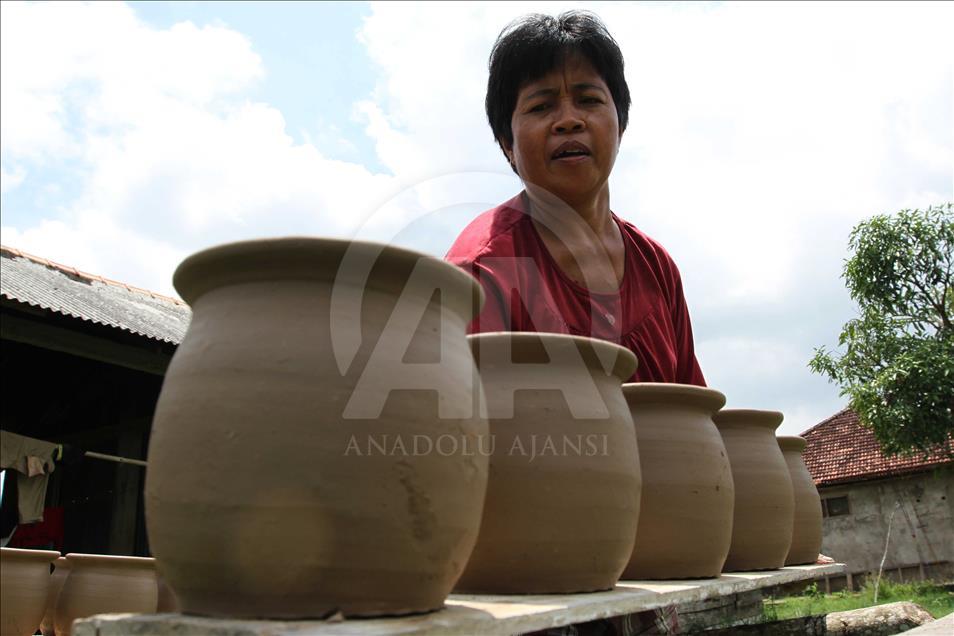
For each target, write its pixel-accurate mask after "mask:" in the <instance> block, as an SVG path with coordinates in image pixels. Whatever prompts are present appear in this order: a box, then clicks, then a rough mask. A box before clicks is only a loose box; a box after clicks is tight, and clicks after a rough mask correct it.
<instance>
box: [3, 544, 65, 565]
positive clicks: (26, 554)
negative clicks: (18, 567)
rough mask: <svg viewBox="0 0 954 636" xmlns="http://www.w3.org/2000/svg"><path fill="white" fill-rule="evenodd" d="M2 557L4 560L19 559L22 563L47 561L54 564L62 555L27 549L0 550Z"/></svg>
mask: <svg viewBox="0 0 954 636" xmlns="http://www.w3.org/2000/svg"><path fill="white" fill-rule="evenodd" d="M0 556H2V557H3V558H4V559H18V560H21V561H45V562H46V563H53V561H55V560H56V559H57V558H58V557H60V556H61V555H60V553H59V552H57V551H56V550H29V549H27V548H0Z"/></svg>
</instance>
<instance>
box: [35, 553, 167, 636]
mask: <svg viewBox="0 0 954 636" xmlns="http://www.w3.org/2000/svg"><path fill="white" fill-rule="evenodd" d="M66 559H67V560H68V561H69V562H70V573H69V576H67V577H66V582H65V583H64V584H63V589H62V590H60V595H59V598H57V601H56V618H55V620H54V623H55V627H56V634H57V636H69V635H70V631H71V629H72V626H73V621H74V620H76V619H77V618H86V617H87V616H93V615H94V614H119V613H123V614H124V613H130V614H152V613H154V612H155V611H156V601H157V599H158V591H157V588H156V561H155V559H150V558H146V557H130V556H113V555H109V554H75V553H70V554H67V555H66Z"/></svg>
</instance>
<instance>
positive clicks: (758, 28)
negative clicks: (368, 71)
mask: <svg viewBox="0 0 954 636" xmlns="http://www.w3.org/2000/svg"><path fill="white" fill-rule="evenodd" d="M566 8H568V6H567V5H565V4H559V5H557V4H552V3H545V4H528V5H519V6H518V5H515V4H510V3H504V4H492V5H489V6H487V5H480V6H475V5H468V6H466V7H465V8H463V9H461V8H459V6H458V5H454V6H447V5H441V6H436V7H435V6H434V5H422V6H417V5H407V4H394V3H375V4H374V5H373V12H372V15H371V16H370V17H369V18H368V19H367V20H366V23H365V26H364V29H363V31H362V39H363V41H364V42H365V43H366V44H367V46H368V50H369V54H370V55H371V57H372V59H373V60H374V61H375V63H376V64H377V65H378V66H379V69H380V73H381V81H380V83H379V85H378V87H377V91H376V93H375V95H374V96H373V99H370V100H369V101H368V103H366V104H363V105H362V106H361V109H362V112H363V113H364V114H365V116H366V117H367V122H368V128H367V131H368V134H369V135H370V136H371V137H372V138H374V139H375V140H376V142H377V147H378V151H379V155H380V157H381V159H382V161H383V162H384V163H385V165H387V166H388V167H389V168H391V170H393V171H394V172H395V174H397V175H399V176H405V177H406V178H419V176H420V175H422V174H423V175H427V174H429V171H433V170H435V169H436V168H437V167H447V168H448V169H457V170H474V169H484V167H485V166H487V167H490V168H491V169H496V170H499V169H500V168H504V169H506V165H505V164H504V163H503V159H502V158H501V157H500V155H499V151H498V150H497V148H496V147H495V146H494V144H493V143H492V141H491V139H490V132H489V127H488V125H487V123H486V119H485V116H484V113H483V97H484V89H485V85H486V78H487V72H486V60H487V55H488V54H489V52H490V47H491V45H492V43H493V40H494V38H495V37H496V35H497V33H498V32H499V31H500V29H501V28H503V27H504V26H505V25H506V24H507V23H508V22H509V21H510V20H512V19H513V18H515V17H517V16H519V15H521V14H522V13H526V12H530V11H538V12H546V13H558V12H559V11H561V10H564V9H566ZM587 8H589V9H591V10H593V11H595V12H596V13H598V14H599V15H601V17H602V18H603V19H604V20H605V22H606V23H607V24H608V26H609V28H610V30H611V31H612V32H613V34H614V36H615V37H616V39H617V40H618V41H619V42H620V43H621V47H622V48H623V52H624V55H625V58H626V60H627V79H628V82H629V85H630V88H631V90H632V92H633V107H632V110H631V119H630V127H629V130H628V131H627V132H626V134H625V136H624V139H623V146H622V149H621V154H620V156H619V159H618V161H617V165H616V169H615V171H614V175H613V179H612V187H611V191H612V202H613V208H614V209H615V210H616V211H617V212H618V213H619V214H621V215H622V216H623V217H624V218H627V219H629V220H631V221H632V222H634V223H635V224H636V225H637V226H639V227H641V228H642V229H644V230H646V231H648V232H649V233H650V234H651V235H652V236H654V237H655V238H657V239H659V240H660V241H661V242H662V243H663V244H664V245H665V246H666V247H667V248H668V249H669V250H670V252H672V254H673V255H674V257H675V258H676V260H677V262H678V264H679V266H680V268H681V270H682V273H683V278H684V283H685V287H686V293H687V297H688V300H689V303H690V307H691V309H692V313H693V318H694V323H695V327H696V337H697V342H698V349H699V355H700V358H701V361H702V364H703V367H704V370H705V371H706V373H707V375H708V376H709V380H710V383H712V384H713V386H716V387H717V388H720V389H722V390H723V391H725V392H726V393H727V394H728V396H729V403H730V405H734V406H746V405H748V406H758V407H761V408H780V409H783V410H785V411H786V412H787V413H788V418H787V420H786V423H785V424H783V427H782V430H783V431H785V432H788V433H794V432H799V431H801V430H804V429H805V428H808V427H809V426H810V425H812V424H813V423H815V422H817V421H818V420H820V419H822V418H823V417H825V416H827V415H829V414H831V412H833V411H835V410H837V409H838V408H840V407H841V405H842V404H843V401H842V399H841V398H839V397H838V395H837V389H836V387H834V386H831V385H829V384H828V383H827V382H826V381H825V380H824V379H823V378H821V377H818V376H813V375H812V374H811V373H810V372H809V371H808V369H807V362H808V359H809V358H810V357H811V355H812V349H813V348H814V347H815V346H818V345H821V344H823V343H826V342H827V343H833V342H834V341H835V339H836V336H837V333H838V330H839V328H840V326H841V324H842V323H843V322H844V321H845V320H846V319H847V318H849V317H850V316H851V314H852V311H853V308H852V305H851V302H850V300H849V299H848V296H847V293H846V292H845V290H844V287H843V282H842V281H841V279H840V274H841V267H842V261H843V259H844V257H845V255H846V253H845V249H846V245H847V235H848V232H849V230H850V229H851V227H852V226H853V225H854V224H855V223H857V222H858V221H859V220H861V219H862V218H864V217H867V216H870V215H872V214H875V213H881V212H890V211H893V210H897V209H899V208H901V207H906V206H913V205H920V206H924V205H928V204H931V203H937V202H940V201H944V200H949V199H951V198H952V197H954V193H952V189H954V186H952V179H951V177H952V174H954V143H952V142H954V114H952V111H954V98H952V84H954V54H952V50H954V49H952V44H951V38H950V37H949V36H948V34H947V30H948V26H947V25H949V24H951V23H954V6H951V5H949V4H948V5H940V4H917V3H904V4H884V3H882V4H876V5H871V4H866V5H861V4H852V3H846V4H833V3H825V4H801V3H796V4H779V3H764V4H756V3H726V4H723V5H717V6H713V5H687V4H682V5H680V4H676V5H671V4H639V5H632V4H623V3H605V4H591V5H588V6H587ZM419 34H427V36H426V37H421V36H420V35H419ZM402 183H403V182H402ZM477 186H479V184H471V187H477ZM457 192H458V196H464V195H463V194H461V193H460V191H459V190H458V191H457ZM813 420H814V421H813Z"/></svg>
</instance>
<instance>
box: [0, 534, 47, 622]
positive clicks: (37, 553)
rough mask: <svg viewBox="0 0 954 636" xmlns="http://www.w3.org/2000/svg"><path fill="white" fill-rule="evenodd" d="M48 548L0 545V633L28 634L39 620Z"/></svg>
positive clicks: (45, 578)
mask: <svg viewBox="0 0 954 636" xmlns="http://www.w3.org/2000/svg"><path fill="white" fill-rule="evenodd" d="M58 556H60V553H59V552H54V551H52V550H21V549H18V548H0V635H2V636H32V634H34V633H35V632H36V629H37V627H38V626H39V625H40V621H41V620H42V619H43V610H44V609H45V608H46V597H47V594H48V593H49V588H50V563H52V562H53V560H54V559H56V558H57V557H58Z"/></svg>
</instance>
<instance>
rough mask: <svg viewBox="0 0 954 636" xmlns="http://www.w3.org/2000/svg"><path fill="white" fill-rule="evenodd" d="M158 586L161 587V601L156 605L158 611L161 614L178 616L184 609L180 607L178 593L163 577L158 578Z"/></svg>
mask: <svg viewBox="0 0 954 636" xmlns="http://www.w3.org/2000/svg"><path fill="white" fill-rule="evenodd" d="M156 584H157V585H158V587H159V600H158V602H157V603H156V611H157V612H158V613H160V614H178V613H179V612H180V611H181V610H182V608H181V607H180V606H179V599H177V598H176V593H175V592H173V591H172V588H171V587H169V584H168V583H166V580H165V579H164V578H162V577H161V576H157V577H156Z"/></svg>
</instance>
